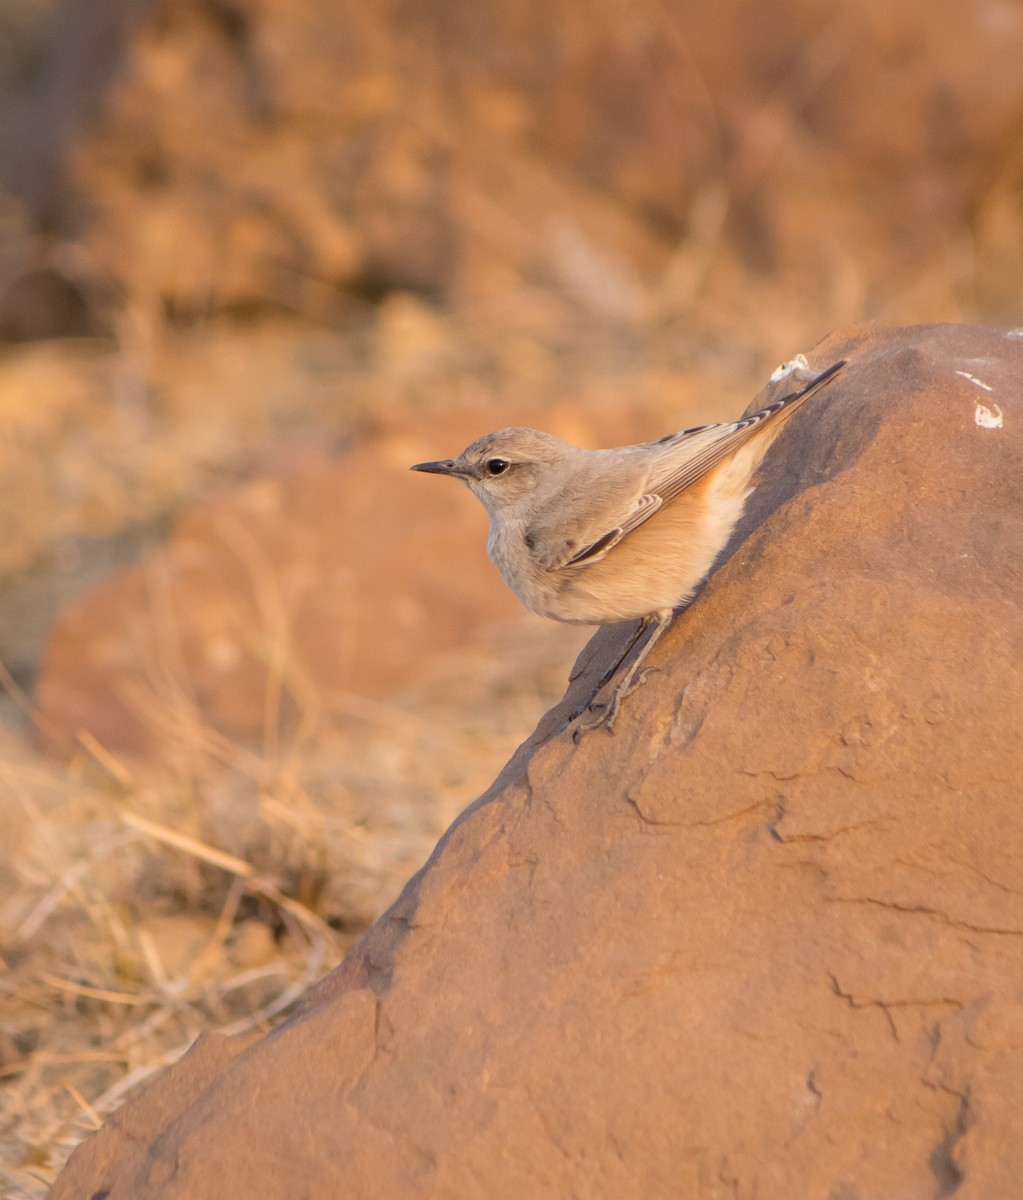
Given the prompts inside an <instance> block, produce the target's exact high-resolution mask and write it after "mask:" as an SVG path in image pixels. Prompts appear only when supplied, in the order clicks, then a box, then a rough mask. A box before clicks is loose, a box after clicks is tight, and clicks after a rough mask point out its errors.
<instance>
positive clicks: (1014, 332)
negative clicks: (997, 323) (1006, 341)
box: [1005, 329, 1023, 338]
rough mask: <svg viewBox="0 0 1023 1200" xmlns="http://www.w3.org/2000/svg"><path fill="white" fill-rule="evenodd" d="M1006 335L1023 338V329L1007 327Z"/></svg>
mask: <svg viewBox="0 0 1023 1200" xmlns="http://www.w3.org/2000/svg"><path fill="white" fill-rule="evenodd" d="M1005 336H1006V337H1007V338H1023V329H1007V330H1006V331H1005Z"/></svg>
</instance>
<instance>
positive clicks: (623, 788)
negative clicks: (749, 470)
mask: <svg viewBox="0 0 1023 1200" xmlns="http://www.w3.org/2000/svg"><path fill="white" fill-rule="evenodd" d="M839 356H847V357H849V358H850V359H851V363H850V366H849V367H848V369H847V370H846V372H845V373H844V374H843V375H842V377H841V379H840V380H839V381H838V382H837V383H836V384H835V385H834V386H833V387H831V388H829V389H828V390H827V392H825V393H822V394H821V396H820V397H819V399H818V400H817V401H815V403H814V406H813V407H812V408H810V409H807V410H805V413H804V414H803V415H801V417H800V419H799V420H798V421H797V422H794V423H793V424H792V426H791V427H790V428H789V430H787V431H786V433H785V435H784V436H783V438H782V439H781V440H780V441H779V442H778V444H777V446H776V448H775V450H774V451H773V452H772V455H771V457H770V458H769V461H768V464H767V466H766V473H765V477H764V481H763V483H762V485H761V487H760V489H759V490H758V492H757V493H756V502H755V504H754V506H753V508H752V510H751V512H750V514H749V518H748V520H747V522H746V524H745V527H744V530H743V531H742V533H741V536H740V539H739V541H738V543H737V545H736V546H735V548H734V552H733V553H732V556H731V557H730V559H729V560H728V561H727V563H726V564H725V565H724V566H723V567H722V568H721V569H720V570H719V571H718V572H717V573H716V574H715V575H714V576H713V577H712V579H711V581H710V583H709V584H708V586H707V587H706V589H705V591H704V593H703V594H702V596H701V597H699V599H698V600H697V601H696V603H695V604H694V605H693V606H692V607H691V608H690V609H689V611H687V612H686V613H685V614H684V615H683V616H681V617H680V618H679V619H678V620H677V622H676V624H675V626H674V628H673V630H672V631H671V633H670V634H669V635H667V636H666V637H665V639H664V640H663V641H662V643H661V644H660V645H659V646H658V647H657V649H656V651H655V653H654V655H653V664H652V665H654V666H655V667H656V668H657V672H656V673H655V674H653V675H651V676H650V678H649V680H648V681H647V683H646V685H645V686H644V687H643V688H642V689H641V690H640V691H639V692H637V693H636V694H635V695H634V696H632V697H631V698H630V699H629V701H628V702H627V703H626V705H625V707H624V710H623V714H622V716H621V718H620V720H619V723H618V726H617V729H616V731H615V733H614V736H613V737H607V736H606V735H604V734H602V733H595V734H592V735H590V736H588V737H586V738H585V739H584V740H583V741H582V742H581V743H580V744H578V745H576V744H575V743H574V742H573V740H572V737H571V733H570V730H569V728H567V727H566V716H567V714H568V712H569V711H570V710H571V709H573V708H575V707H577V706H578V705H579V704H580V703H581V702H582V701H583V700H584V699H585V697H586V695H587V693H588V690H589V689H590V688H591V687H592V686H593V683H594V681H595V679H596V678H597V677H598V675H599V673H600V671H601V669H602V668H603V667H605V666H606V664H607V663H608V661H609V660H610V657H611V654H612V652H613V650H614V649H615V648H616V647H617V646H618V645H619V644H620V642H621V639H622V637H623V636H624V631H622V630H608V631H604V632H602V633H600V634H599V635H598V637H597V638H596V639H594V641H593V642H592V643H591V646H590V648H589V649H588V650H587V652H585V653H584V655H583V657H582V658H581V660H580V663H579V664H578V668H577V670H578V674H577V676H576V678H575V679H574V682H573V684H572V687H571V689H570V692H569V694H568V696H567V697H566V699H565V700H564V701H563V703H562V704H561V705H560V706H559V707H558V708H556V709H555V710H553V711H552V712H551V713H548V714H547V716H546V717H545V718H544V719H543V721H542V722H541V724H540V726H539V728H538V730H537V731H536V733H535V734H534V736H533V737H532V739H530V741H529V742H528V743H527V744H526V745H525V746H523V747H522V748H521V749H520V751H519V752H518V753H517V754H516V756H515V757H514V758H513V759H512V761H511V762H510V763H509V764H508V766H507V767H506V768H505V769H504V771H503V772H502V773H501V775H500V776H499V778H498V779H497V781H496V782H495V784H494V785H493V787H492V788H491V789H490V790H489V791H488V792H487V793H485V794H484V795H483V796H482V797H480V799H479V800H478V801H477V802H476V803H475V804H473V805H472V806H471V807H470V808H469V809H468V810H467V811H466V812H465V813H464V814H463V815H462V817H461V818H460V819H459V820H458V821H457V822H456V823H455V825H454V826H453V827H452V828H451V830H450V831H449V832H448V834H447V835H446V836H445V837H444V839H443V840H442V841H441V843H440V845H439V846H438V847H437V850H436V851H435V853H434V855H433V857H432V858H431V860H430V861H429V863H428V864H427V866H426V867H425V868H424V869H423V870H422V871H421V872H420V873H419V874H418V875H417V876H416V877H415V878H414V879H413V880H412V881H411V882H410V883H409V885H408V886H407V888H406V889H405V892H404V893H403V895H402V896H401V898H400V899H399V901H398V902H397V903H396V904H395V906H394V907H393V908H392V909H391V910H390V912H389V913H387V914H386V915H385V916H384V917H383V918H381V920H380V921H379V922H378V923H377V924H376V925H375V926H374V927H373V929H371V930H370V932H369V933H368V934H367V935H366V937H365V938H364V939H363V941H362V942H361V943H360V944H359V945H358V946H357V948H356V949H355V951H353V953H352V954H351V955H350V956H349V958H348V959H347V960H346V961H345V963H344V964H342V966H341V967H340V968H339V969H338V970H337V971H336V972H334V973H333V974H332V975H330V976H328V977H327V979H325V980H324V981H323V983H322V984H321V985H320V986H319V987H317V988H316V989H315V990H314V991H313V992H312V993H311V994H310V995H309V997H308V998H307V999H306V1001H305V1002H304V1003H303V1005H302V1006H301V1008H300V1011H299V1012H298V1013H297V1014H295V1015H294V1016H293V1017H291V1018H290V1019H289V1020H288V1021H286V1022H284V1024H283V1025H282V1026H281V1027H279V1028H278V1029H276V1030H275V1031H274V1032H273V1034H271V1035H270V1036H268V1037H265V1038H261V1037H258V1036H249V1037H246V1038H242V1039H238V1040H226V1039H224V1038H222V1037H218V1036H216V1035H212V1036H208V1037H206V1038H204V1039H202V1040H201V1041H200V1042H199V1043H198V1044H197V1045H196V1046H195V1048H194V1049H193V1050H192V1051H191V1053H190V1054H189V1055H188V1056H187V1057H186V1058H185V1059H184V1060H183V1061H182V1062H181V1063H180V1064H179V1065H177V1066H176V1067H174V1068H172V1069H170V1070H169V1071H167V1072H166V1073H165V1074H164V1075H163V1076H162V1077H161V1078H160V1079H159V1080H158V1081H157V1082H156V1083H155V1084H154V1085H153V1086H152V1087H150V1088H149V1089H148V1090H147V1091H146V1092H145V1093H144V1094H143V1095H142V1096H141V1097H139V1098H138V1099H136V1100H133V1101H131V1102H130V1103H128V1104H127V1105H125V1107H124V1108H122V1109H121V1110H120V1111H119V1112H118V1113H116V1114H115V1115H114V1116H113V1117H111V1118H110V1119H109V1120H108V1121H107V1123H106V1125H105V1126H104V1127H103V1129H102V1130H100V1132H98V1133H97V1134H96V1135H94V1136H93V1137H92V1138H90V1139H89V1141H87V1142H86V1143H85V1145H84V1146H82V1147H81V1148H80V1149H79V1150H78V1151H77V1152H76V1153H75V1155H74V1157H73V1158H72V1160H71V1162H70V1164H69V1166H68V1167H67V1169H66V1170H65V1172H64V1173H63V1174H62V1175H61V1177H60V1178H59V1180H58V1181H57V1184H56V1185H55V1187H54V1189H53V1192H52V1198H53V1200H81V1198H84V1197H100V1196H102V1197H104V1200H137V1198H138V1197H143V1196H144V1197H146V1200H186V1198H187V1200H224V1198H225V1197H226V1198H228V1200H230V1198H231V1197H236V1196H237V1197H250V1196H259V1197H260V1200H292V1198H293V1197H296V1196H300V1195H301V1196H317V1197H320V1196H322V1197H327V1196H339V1195H352V1196H358V1197H360V1200H368V1198H371V1197H380V1198H381V1200H383V1198H385V1197H386V1198H388V1200H390V1198H392V1197H395V1196H401V1197H403V1198H406V1200H410V1198H414V1197H438V1196H458V1197H482V1196H486V1197H488V1200H499V1198H503V1197H508V1198H509V1200H511V1198H514V1200H519V1198H521V1197H527V1196H528V1197H530V1198H537V1197H551V1198H554V1197H557V1198H559V1200H560V1198H562V1197H566V1196H569V1195H579V1196H586V1197H607V1198H608V1200H611V1198H614V1200H619V1198H621V1197H625V1196H643V1197H654V1198H659V1197H665V1198H668V1197H671V1198H672V1200H677V1198H678V1197H680V1196H683V1197H696V1196H701V1197H726V1196H727V1197H730V1198H731V1197H752V1196H757V1197H762V1198H764V1197H767V1198H777V1200H791V1198H793V1197H821V1198H822V1200H823V1198H824V1197H830V1198H831V1200H839V1198H841V1200H856V1198H858V1200H868V1198H873V1197H898V1198H899V1200H934V1198H935V1197H947V1196H951V1195H953V1194H955V1195H956V1197H957V1198H958V1200H992V1198H994V1197H1010V1196H1014V1195H1016V1194H1017V1192H1018V1190H1019V1180H1020V1179H1021V1178H1023V1137H1021V1133H1023V1125H1021V1120H1023V1119H1021V1115H1020V1114H1021V1112H1023V1016H1021V1012H1023V1009H1021V1006H1020V997H1021V996H1023V955H1021V953H1020V945H1021V939H1023V851H1021V847H1023V806H1021V805H1020V789H1021V786H1023V728H1021V722H1020V714H1021V713H1023V665H1021V664H1023V579H1021V574H1020V563H1021V561H1023V435H1021V429H1023V385H1021V379H1023V331H1007V332H1002V331H997V330H991V329H976V328H966V327H953V326H942V327H919V328H914V329H907V330H886V329H881V328H872V327H867V328H860V329H855V330H853V331H851V332H848V333H845V334H843V335H841V336H835V337H833V338H831V339H829V340H828V341H827V342H826V343H824V344H823V345H822V346H820V347H818V348H817V350H816V351H815V352H814V355H813V362H814V363H815V364H817V365H824V364H826V363H828V362H831V361H833V360H834V359H835V358H837V357H839ZM743 538H744V539H745V540H743Z"/></svg>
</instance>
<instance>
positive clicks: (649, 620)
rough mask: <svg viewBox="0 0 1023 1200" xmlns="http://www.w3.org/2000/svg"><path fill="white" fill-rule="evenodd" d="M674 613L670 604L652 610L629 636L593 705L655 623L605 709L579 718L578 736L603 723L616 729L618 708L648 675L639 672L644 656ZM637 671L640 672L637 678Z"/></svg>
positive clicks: (597, 690)
mask: <svg viewBox="0 0 1023 1200" xmlns="http://www.w3.org/2000/svg"><path fill="white" fill-rule="evenodd" d="M674 615H675V614H674V613H673V611H672V610H671V609H670V608H669V609H664V610H662V611H660V612H657V613H652V614H651V615H650V616H649V617H644V618H643V620H642V621H641V622H640V623H639V627H638V629H637V630H636V632H635V633H634V634H633V636H632V637H631V638H630V639H629V644H628V645H627V646H626V648H625V652H624V653H623V654H622V655H621V656H620V657H619V658H618V660H617V661H616V662H615V664H614V667H613V668H612V669H611V670H610V671H606V672H605V673H604V675H603V677H602V678H601V681H600V683H599V684H598V686H597V689H596V691H595V692H594V693H593V699H592V700H591V701H590V706H591V707H592V705H593V700H595V699H596V698H597V696H598V695H599V693H600V690H601V688H603V687H604V686H605V684H607V683H609V682H610V681H611V680H612V679H613V678H614V676H615V674H616V673H617V671H618V669H619V667H621V665H622V663H623V662H624V661H625V659H626V657H627V656H628V654H629V652H630V651H631V650H632V648H633V646H635V644H636V643H637V642H638V641H639V639H640V637H641V636H642V634H643V632H644V631H645V630H647V629H650V628H651V627H652V632H651V634H650V636H649V637H648V638H647V640H646V641H645V642H644V643H643V646H642V647H641V649H640V651H639V653H638V654H637V655H636V658H635V660H634V661H633V663H632V665H631V666H630V667H629V669H628V671H627V672H626V673H625V678H624V679H623V680H622V681H621V683H619V684H618V686H617V687H616V688H615V690H614V691H613V692H612V693H611V698H610V700H609V701H608V703H607V707H606V708H605V709H604V711H603V712H602V713H601V714H600V715H599V716H598V717H596V718H594V719H593V720H590V721H585V722H584V721H580V722H579V724H578V725H577V726H576V738H577V740H578V737H579V736H581V735H582V734H584V733H589V731H590V730H591V729H599V728H600V727H601V726H603V727H604V728H605V729H606V730H607V731H608V733H611V732H612V731H613V730H614V725H615V721H616V720H617V719H618V710H619V708H621V704H622V701H623V700H624V699H625V697H626V696H630V695H631V694H632V693H633V692H634V691H635V690H636V689H637V688H638V687H641V686H642V684H643V681H644V680H645V679H646V677H647V674H648V672H647V671H643V672H642V674H640V672H639V669H640V667H641V666H642V665H643V660H644V659H645V658H646V656H647V655H648V654H649V653H650V651H651V650H652V649H653V648H654V645H655V643H656V642H657V641H658V640H659V639H660V637H661V634H663V633H664V631H665V630H666V629H667V628H668V626H669V625H670V624H671V620H672V617H673V616H674ZM637 675H639V678H638V679H637V678H636V676H637Z"/></svg>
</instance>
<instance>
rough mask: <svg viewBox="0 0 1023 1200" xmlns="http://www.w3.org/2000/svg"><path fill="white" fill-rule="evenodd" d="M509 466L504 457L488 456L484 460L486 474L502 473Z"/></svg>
mask: <svg viewBox="0 0 1023 1200" xmlns="http://www.w3.org/2000/svg"><path fill="white" fill-rule="evenodd" d="M510 466H511V463H510V462H509V461H508V460H507V459H506V458H488V459H487V461H486V468H487V474H488V475H503V474H504V473H505V471H507V470H508V468H509V467H510Z"/></svg>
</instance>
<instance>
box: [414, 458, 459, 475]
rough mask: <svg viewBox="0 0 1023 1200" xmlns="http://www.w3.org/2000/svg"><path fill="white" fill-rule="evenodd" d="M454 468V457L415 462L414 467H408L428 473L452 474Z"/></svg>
mask: <svg viewBox="0 0 1023 1200" xmlns="http://www.w3.org/2000/svg"><path fill="white" fill-rule="evenodd" d="M454 468H455V462H454V459H451V458H445V459H442V460H441V461H440V462H428V463H416V465H415V466H414V467H409V470H410V471H426V472H427V473H428V474H430V475H454V473H455V469H454Z"/></svg>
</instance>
